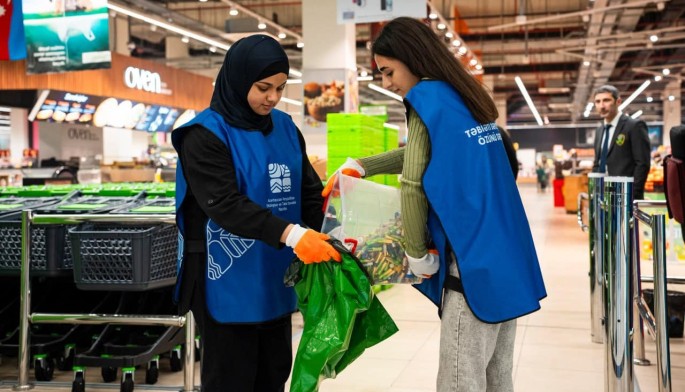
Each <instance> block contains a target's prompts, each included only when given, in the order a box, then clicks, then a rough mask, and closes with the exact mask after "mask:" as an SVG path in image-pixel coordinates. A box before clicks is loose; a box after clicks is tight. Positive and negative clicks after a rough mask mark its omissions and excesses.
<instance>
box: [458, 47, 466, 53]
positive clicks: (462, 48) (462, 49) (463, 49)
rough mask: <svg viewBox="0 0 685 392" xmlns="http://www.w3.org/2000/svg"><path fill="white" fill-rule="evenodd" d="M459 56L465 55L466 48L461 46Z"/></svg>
mask: <svg viewBox="0 0 685 392" xmlns="http://www.w3.org/2000/svg"><path fill="white" fill-rule="evenodd" d="M459 54H461V55H465V54H466V48H465V47H463V46H462V47H461V48H459Z"/></svg>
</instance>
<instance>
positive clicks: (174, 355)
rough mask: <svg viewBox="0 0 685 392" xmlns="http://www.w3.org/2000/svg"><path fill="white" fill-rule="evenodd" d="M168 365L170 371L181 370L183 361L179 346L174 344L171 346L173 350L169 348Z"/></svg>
mask: <svg viewBox="0 0 685 392" xmlns="http://www.w3.org/2000/svg"><path fill="white" fill-rule="evenodd" d="M169 366H171V371H172V372H180V371H181V370H183V361H181V346H176V347H174V348H173V350H171V357H170V358H169Z"/></svg>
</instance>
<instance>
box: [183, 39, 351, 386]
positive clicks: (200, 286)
mask: <svg viewBox="0 0 685 392" xmlns="http://www.w3.org/2000/svg"><path fill="white" fill-rule="evenodd" d="M288 71H289V64H288V58H287V56H286V54H285V52H284V51H283V48H281V46H280V44H279V43H278V42H277V41H275V40H274V39H272V38H270V37H268V36H265V35H253V36H250V37H247V38H243V39H241V40H239V41H238V42H236V43H235V44H233V45H232V46H231V48H230V50H229V51H228V53H227V54H226V58H225V60H224V64H223V66H222V68H221V70H220V71H219V75H218V77H217V80H216V85H215V88H214V95H213V96H212V100H211V103H210V105H209V108H208V109H206V110H204V111H203V112H201V113H200V114H198V116H197V117H195V119H193V120H192V121H190V122H189V123H187V124H184V125H183V127H181V128H179V129H176V130H175V131H174V132H173V135H172V141H173V144H174V148H176V150H177V151H178V154H179V159H180V162H179V165H178V172H177V183H176V208H177V223H178V228H179V231H180V233H181V237H180V243H179V249H180V250H181V252H180V253H181V257H180V260H179V271H180V272H179V283H178V285H177V292H176V299H177V300H178V301H179V307H180V309H179V311H180V312H181V314H183V313H185V312H187V311H188V310H189V309H190V310H192V312H193V314H194V316H195V318H196V319H197V323H198V327H199V332H200V336H201V342H202V390H203V391H212V392H214V391H217V392H218V391H221V392H223V391H232V392H233V391H237V392H252V391H265V392H270V391H283V390H284V386H285V382H286V380H287V379H288V376H289V374H290V368H291V362H292V332H291V321H290V315H291V313H293V312H294V311H295V307H296V303H297V300H296V296H295V293H294V291H293V289H291V288H286V287H285V286H284V284H283V276H284V274H285V272H286V269H287V268H288V265H289V264H290V262H291V261H292V259H293V252H294V253H295V255H297V257H298V258H300V259H301V260H302V261H304V262H305V263H311V262H321V261H328V260H330V259H335V260H338V261H339V260H340V255H339V254H338V252H337V251H335V249H333V247H332V246H331V245H330V244H329V243H328V242H326V239H328V236H327V235H324V234H321V233H318V232H316V231H313V230H311V229H306V228H305V227H306V226H309V227H316V228H319V227H321V224H322V221H323V212H322V207H323V198H322V197H321V189H322V186H321V180H320V179H319V177H318V176H317V174H316V173H315V172H314V169H313V168H312V166H311V164H310V163H309V160H308V159H307V154H306V150H305V142H304V139H303V137H302V134H301V133H300V131H299V130H298V129H297V127H296V126H295V124H294V123H293V121H292V120H291V118H290V116H288V115H287V114H285V113H283V112H281V111H279V110H276V109H274V107H275V106H276V104H278V102H279V101H280V99H281V95H282V93H283V89H284V87H285V83H286V79H287V77H288ZM301 225H302V226H301ZM305 225H306V226H305ZM284 244H285V245H287V246H288V247H287V248H285V247H283V245H284Z"/></svg>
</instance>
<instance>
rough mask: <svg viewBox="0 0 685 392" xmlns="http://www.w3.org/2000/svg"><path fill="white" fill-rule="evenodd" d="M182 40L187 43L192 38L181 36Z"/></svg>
mask: <svg viewBox="0 0 685 392" xmlns="http://www.w3.org/2000/svg"><path fill="white" fill-rule="evenodd" d="M181 42H183V43H184V44H187V43H188V42H190V38H188V37H183V38H181Z"/></svg>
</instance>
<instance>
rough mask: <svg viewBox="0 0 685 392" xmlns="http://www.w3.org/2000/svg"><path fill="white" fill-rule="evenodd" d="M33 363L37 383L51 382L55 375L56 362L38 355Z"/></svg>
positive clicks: (43, 355)
mask: <svg viewBox="0 0 685 392" xmlns="http://www.w3.org/2000/svg"><path fill="white" fill-rule="evenodd" d="M34 359H35V360H34V362H33V372H34V373H35V375H36V381H50V380H52V375H53V374H54V373H55V360H54V359H52V358H50V357H49V356H47V355H45V354H40V355H36V356H35V357H34Z"/></svg>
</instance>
